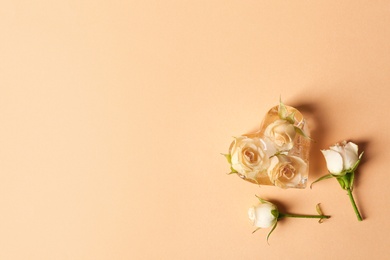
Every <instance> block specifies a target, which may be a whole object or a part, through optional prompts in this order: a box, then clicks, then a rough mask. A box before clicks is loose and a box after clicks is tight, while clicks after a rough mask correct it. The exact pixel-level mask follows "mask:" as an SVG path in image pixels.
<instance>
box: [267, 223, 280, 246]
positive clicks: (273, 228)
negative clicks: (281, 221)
mask: <svg viewBox="0 0 390 260" xmlns="http://www.w3.org/2000/svg"><path fill="white" fill-rule="evenodd" d="M277 225H278V222H275V225H274V226H273V227H272V229H271V231H270V232H269V233H268V235H267V243H268V245H269V242H268V240H269V236H270V235H271V234H272V232H273V231H274V230H275V228H276V226H277Z"/></svg>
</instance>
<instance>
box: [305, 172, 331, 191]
mask: <svg viewBox="0 0 390 260" xmlns="http://www.w3.org/2000/svg"><path fill="white" fill-rule="evenodd" d="M333 177H334V176H333V175H332V174H330V173H329V174H327V175H324V176H322V177H321V178H319V179H317V180H315V181H314V182H312V184H310V189H311V187H312V186H313V184H314V183H316V182H319V181H322V180H326V179H330V178H333Z"/></svg>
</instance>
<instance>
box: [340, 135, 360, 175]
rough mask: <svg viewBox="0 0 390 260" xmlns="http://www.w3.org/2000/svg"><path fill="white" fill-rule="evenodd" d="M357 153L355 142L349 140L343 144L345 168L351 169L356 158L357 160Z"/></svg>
mask: <svg viewBox="0 0 390 260" xmlns="http://www.w3.org/2000/svg"><path fill="white" fill-rule="evenodd" d="M357 153H358V146H357V145H356V144H354V143H351V142H349V143H347V144H346V145H345V147H344V154H343V159H344V169H345V170H348V169H351V168H352V167H353V166H354V165H355V163H356V162H357V160H359V157H358V154H357Z"/></svg>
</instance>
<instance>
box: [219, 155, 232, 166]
mask: <svg viewBox="0 0 390 260" xmlns="http://www.w3.org/2000/svg"><path fill="white" fill-rule="evenodd" d="M221 154H222V155H223V156H225V158H226V160H227V161H228V163H229V164H232V155H231V154H230V153H228V154H225V153H221Z"/></svg>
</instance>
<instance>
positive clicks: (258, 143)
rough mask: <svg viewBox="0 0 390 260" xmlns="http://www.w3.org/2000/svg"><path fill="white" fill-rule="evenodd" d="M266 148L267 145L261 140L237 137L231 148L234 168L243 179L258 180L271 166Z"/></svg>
mask: <svg viewBox="0 0 390 260" xmlns="http://www.w3.org/2000/svg"><path fill="white" fill-rule="evenodd" d="M264 148H265V144H264V143H263V142H262V140H261V139H259V138H249V137H246V136H240V137H236V138H235V139H234V141H233V143H232V145H231V148H230V155H231V165H232V168H233V169H234V170H236V171H237V172H238V173H239V174H241V175H242V176H243V177H245V178H249V179H252V180H256V176H257V175H258V174H259V173H261V172H264V171H265V170H266V169H267V168H268V165H269V158H268V155H267V154H266V153H265V151H264Z"/></svg>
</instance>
